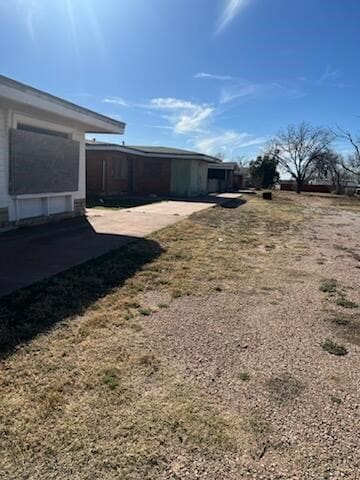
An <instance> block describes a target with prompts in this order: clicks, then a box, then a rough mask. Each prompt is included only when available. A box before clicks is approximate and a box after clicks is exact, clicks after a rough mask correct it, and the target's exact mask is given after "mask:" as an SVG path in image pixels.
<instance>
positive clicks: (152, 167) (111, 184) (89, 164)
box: [86, 150, 171, 195]
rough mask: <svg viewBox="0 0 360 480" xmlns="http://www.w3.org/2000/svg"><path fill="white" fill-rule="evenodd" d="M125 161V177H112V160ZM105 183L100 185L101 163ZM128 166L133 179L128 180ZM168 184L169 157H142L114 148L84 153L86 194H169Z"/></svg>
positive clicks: (169, 173)
mask: <svg viewBox="0 0 360 480" xmlns="http://www.w3.org/2000/svg"><path fill="white" fill-rule="evenodd" d="M114 159H121V160H123V161H125V162H126V168H125V171H124V173H125V176H124V178H121V179H120V178H115V177H114V166H113V160H114ZM104 161H105V182H104V186H105V189H104V188H103V162H104ZM131 167H132V170H133V179H132V180H131V179H130V175H131ZM170 183H171V160H169V159H163V158H153V157H149V158H144V157H138V156H136V155H131V154H125V153H122V152H116V151H101V150H97V151H96V150H88V151H87V152H86V190H87V194H88V195H89V194H90V195H121V194H127V193H128V194H129V193H134V194H137V195H149V194H156V195H168V194H169V193H170Z"/></svg>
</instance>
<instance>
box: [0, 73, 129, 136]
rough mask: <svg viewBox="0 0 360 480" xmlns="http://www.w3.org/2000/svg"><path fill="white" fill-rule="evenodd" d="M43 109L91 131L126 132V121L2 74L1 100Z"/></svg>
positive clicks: (0, 78)
mask: <svg viewBox="0 0 360 480" xmlns="http://www.w3.org/2000/svg"><path fill="white" fill-rule="evenodd" d="M1 99H4V100H6V101H10V102H16V103H17V104H21V105H26V106H28V107H32V108H35V109H37V110H42V111H44V112H48V113H51V114H54V115H57V116H60V117H62V118H64V119H68V120H71V121H73V122H77V123H79V124H81V125H82V128H83V129H84V131H86V132H89V133H120V134H122V133H124V130H125V123H124V122H120V121H118V120H115V119H113V118H110V117H106V116H105V115H101V114H100V113H97V112H93V111H92V110H89V109H87V108H84V107H80V106H79V105H76V104H75V103H71V102H68V101H67V100H63V99H62V98H59V97H56V96H54V95H51V94H49V93H46V92H43V91H41V90H38V89H36V88H33V87H30V86H28V85H25V84H24V83H20V82H17V81H16V80H12V79H11V78H8V77H4V76H3V75H0V100H1Z"/></svg>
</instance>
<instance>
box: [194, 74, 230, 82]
mask: <svg viewBox="0 0 360 480" xmlns="http://www.w3.org/2000/svg"><path fill="white" fill-rule="evenodd" d="M194 78H206V79H209V80H232V78H233V77H232V76H231V75H217V74H213V73H206V72H200V73H196V74H195V75H194Z"/></svg>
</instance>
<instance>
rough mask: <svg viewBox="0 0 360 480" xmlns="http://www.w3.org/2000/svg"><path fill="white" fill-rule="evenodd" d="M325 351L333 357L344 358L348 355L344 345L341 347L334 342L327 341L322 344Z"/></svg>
mask: <svg viewBox="0 0 360 480" xmlns="http://www.w3.org/2000/svg"><path fill="white" fill-rule="evenodd" d="M321 346H322V348H323V350H325V351H326V352H328V353H330V354H331V355H336V356H340V357H341V356H344V355H347V353H348V351H347V349H346V348H345V347H344V346H343V345H339V344H338V343H336V342H333V341H332V340H329V339H326V340H325V342H323V343H322V344H321Z"/></svg>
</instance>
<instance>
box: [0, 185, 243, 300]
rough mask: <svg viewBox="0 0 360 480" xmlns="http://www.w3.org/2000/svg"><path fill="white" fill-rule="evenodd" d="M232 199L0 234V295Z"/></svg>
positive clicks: (100, 213) (91, 216)
mask: <svg viewBox="0 0 360 480" xmlns="http://www.w3.org/2000/svg"><path fill="white" fill-rule="evenodd" d="M238 196H239V195H237V194H223V195H219V196H212V197H206V198H204V199H195V200H193V201H175V200H170V201H163V202H158V203H154V204H150V205H144V206H139V207H134V208H129V209H123V210H112V209H97V208H94V209H91V210H88V212H87V213H88V214H87V217H85V218H73V219H69V220H64V221H61V222H58V223H53V224H47V225H40V226H36V227H28V228H22V229H19V230H13V231H10V232H6V233H2V234H0V296H3V295H6V294H8V293H11V292H12V291H14V290H17V289H18V288H22V287H26V286H29V285H31V284H32V283H35V282H38V281H40V280H42V279H44V278H47V277H51V276H52V275H55V274H57V273H59V272H62V271H64V270H67V269H68V268H71V267H73V266H75V265H78V264H80V263H83V262H85V261H87V260H90V259H92V258H95V257H98V256H100V255H103V254H105V253H107V252H109V251H111V250H114V249H117V248H120V247H122V246H123V245H125V244H127V243H129V242H131V241H133V240H135V239H137V238H142V237H146V236H147V235H149V234H151V233H152V232H155V231H157V230H160V229H162V228H164V227H167V226H169V225H172V224H174V223H176V222H178V221H179V220H181V219H182V218H184V217H186V216H188V215H191V214H192V213H194V212H197V211H199V210H203V209H206V208H210V207H212V206H215V205H217V204H223V203H226V202H227V201H229V200H231V199H234V198H237V197H238Z"/></svg>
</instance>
